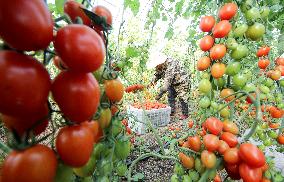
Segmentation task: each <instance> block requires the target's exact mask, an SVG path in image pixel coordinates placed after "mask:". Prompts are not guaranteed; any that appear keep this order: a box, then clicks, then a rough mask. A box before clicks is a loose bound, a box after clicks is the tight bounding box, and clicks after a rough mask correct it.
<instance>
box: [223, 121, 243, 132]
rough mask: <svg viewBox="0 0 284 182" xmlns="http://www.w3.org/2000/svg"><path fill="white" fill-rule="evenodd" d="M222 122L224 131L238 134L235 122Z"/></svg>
mask: <svg viewBox="0 0 284 182" xmlns="http://www.w3.org/2000/svg"><path fill="white" fill-rule="evenodd" d="M223 124H224V127H223V130H224V131H227V132H230V133H232V134H234V135H237V134H239V128H238V126H237V124H236V123H234V122H231V121H228V120H225V121H224V122H223Z"/></svg>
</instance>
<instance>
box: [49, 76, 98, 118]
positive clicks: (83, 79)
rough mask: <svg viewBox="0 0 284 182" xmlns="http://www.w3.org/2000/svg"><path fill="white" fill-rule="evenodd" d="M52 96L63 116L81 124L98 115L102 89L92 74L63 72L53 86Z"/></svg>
mask: <svg viewBox="0 0 284 182" xmlns="http://www.w3.org/2000/svg"><path fill="white" fill-rule="evenodd" d="M52 95H53V98H54V100H55V101H56V102H57V104H58V106H59V108H60V109H61V111H62V112H63V114H64V115H65V116H66V117H67V118H69V119H70V120H71V121H74V122H78V123H80V122H83V121H87V120H90V119H91V118H92V116H93V115H94V114H95V113H96V111H97V108H98V106H99V100H100V88H99V84H98V82H97V80H96V79H95V78H94V76H93V75H92V73H73V72H69V71H62V72H61V73H60V74H59V75H58V76H57V77H56V78H55V80H54V82H53V84H52Z"/></svg>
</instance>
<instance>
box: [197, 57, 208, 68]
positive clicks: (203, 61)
mask: <svg viewBox="0 0 284 182" xmlns="http://www.w3.org/2000/svg"><path fill="white" fill-rule="evenodd" d="M210 64H211V60H210V58H209V57H207V56H205V57H202V58H200V59H199V60H198V61H197V70H198V71H204V70H206V69H207V68H209V67H210Z"/></svg>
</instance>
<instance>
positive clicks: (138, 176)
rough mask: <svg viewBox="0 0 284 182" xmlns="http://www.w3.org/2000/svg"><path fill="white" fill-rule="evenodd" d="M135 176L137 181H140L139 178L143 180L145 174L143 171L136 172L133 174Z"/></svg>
mask: <svg viewBox="0 0 284 182" xmlns="http://www.w3.org/2000/svg"><path fill="white" fill-rule="evenodd" d="M133 178H134V180H135V181H139V180H141V179H143V178H144V174H142V173H136V174H135V175H134V176H133Z"/></svg>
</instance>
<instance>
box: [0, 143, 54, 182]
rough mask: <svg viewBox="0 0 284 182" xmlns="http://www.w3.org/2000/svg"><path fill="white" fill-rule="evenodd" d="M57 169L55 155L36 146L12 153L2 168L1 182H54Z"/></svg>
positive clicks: (43, 147)
mask: <svg viewBox="0 0 284 182" xmlns="http://www.w3.org/2000/svg"><path fill="white" fill-rule="evenodd" d="M56 168H57V159H56V155H55V153H54V152H53V151H52V150H51V149H50V148H48V147H47V146H44V145H41V144H37V145H34V146H32V147H30V148H27V149H25V150H22V151H12V152H11V153H10V154H9V155H8V156H7V157H6V159H5V161H4V163H3V166H2V173H1V174H2V178H1V180H2V181H3V182H6V181H7V182H31V181H37V182H47V181H54V178H55V175H56Z"/></svg>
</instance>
